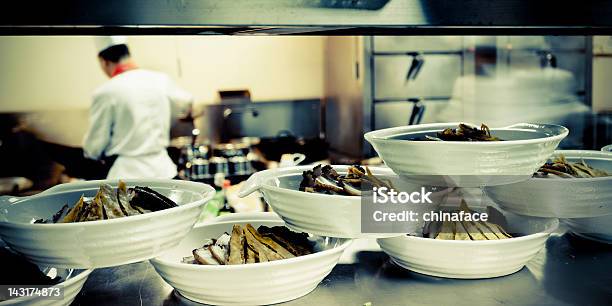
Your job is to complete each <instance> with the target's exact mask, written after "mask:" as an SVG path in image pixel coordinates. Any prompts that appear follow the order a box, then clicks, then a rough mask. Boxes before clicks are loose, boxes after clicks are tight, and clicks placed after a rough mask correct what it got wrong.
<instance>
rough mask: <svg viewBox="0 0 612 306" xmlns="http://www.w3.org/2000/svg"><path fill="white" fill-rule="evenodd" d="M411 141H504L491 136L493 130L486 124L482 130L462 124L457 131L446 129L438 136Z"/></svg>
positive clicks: (426, 136)
mask: <svg viewBox="0 0 612 306" xmlns="http://www.w3.org/2000/svg"><path fill="white" fill-rule="evenodd" d="M411 140H425V141H502V139H499V138H498V137H495V136H492V135H491V130H490V129H489V127H488V126H486V125H485V124H484V123H483V124H481V125H480V128H478V127H475V126H470V125H467V124H465V123H460V124H459V126H458V127H457V128H456V129H450V128H448V129H444V130H443V131H440V132H437V133H436V136H435V137H434V136H429V135H425V137H424V138H416V139H411Z"/></svg>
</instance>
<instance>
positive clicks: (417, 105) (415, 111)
mask: <svg viewBox="0 0 612 306" xmlns="http://www.w3.org/2000/svg"><path fill="white" fill-rule="evenodd" d="M408 101H410V102H412V103H413V105H412V113H411V114H410V119H409V120H408V125H414V124H419V123H421V119H423V113H425V104H423V102H421V101H420V99H410V100H408Z"/></svg>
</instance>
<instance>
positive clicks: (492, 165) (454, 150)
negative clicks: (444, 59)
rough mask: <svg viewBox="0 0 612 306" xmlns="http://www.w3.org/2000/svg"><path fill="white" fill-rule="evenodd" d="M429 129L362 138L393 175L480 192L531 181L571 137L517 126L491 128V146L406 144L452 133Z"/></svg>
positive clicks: (557, 129) (547, 128)
mask: <svg viewBox="0 0 612 306" xmlns="http://www.w3.org/2000/svg"><path fill="white" fill-rule="evenodd" d="M458 125H459V123H433V124H420V125H412V126H402V127H395V128H389V129H383V130H377V131H372V132H369V133H366V134H365V135H364V136H365V138H366V140H367V141H368V142H370V144H372V146H373V147H374V149H375V150H376V152H378V155H379V156H380V157H381V158H382V159H383V160H384V162H385V164H387V165H388V166H389V167H390V168H391V169H393V171H395V173H397V174H399V175H401V176H403V177H405V178H406V179H409V180H413V181H415V182H420V183H422V184H425V185H438V186H458V187H479V186H494V185H502V184H509V183H514V182H519V181H523V180H526V179H528V178H529V177H531V175H532V174H533V172H534V171H535V170H536V169H538V167H540V165H542V164H543V163H544V162H545V161H546V159H547V158H548V157H549V156H550V154H552V152H553V151H554V150H555V148H557V146H558V145H559V142H561V140H562V139H563V138H565V137H566V136H567V135H568V133H569V131H568V130H567V129H566V128H565V127H562V126H558V125H551V124H528V123H519V124H515V125H511V126H508V127H504V128H492V129H491V131H492V133H493V134H494V135H496V136H498V137H500V138H502V139H505V141H495V142H460V141H410V140H405V139H398V138H395V137H400V138H401V137H402V136H404V137H417V136H421V135H423V134H424V133H433V132H437V131H442V130H443V129H445V128H456V127H457V126H458Z"/></svg>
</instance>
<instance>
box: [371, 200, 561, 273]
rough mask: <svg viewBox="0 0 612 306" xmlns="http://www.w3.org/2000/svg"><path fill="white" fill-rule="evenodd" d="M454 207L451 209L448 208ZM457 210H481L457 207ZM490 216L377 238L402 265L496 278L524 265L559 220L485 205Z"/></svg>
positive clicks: (382, 247) (433, 270)
mask: <svg viewBox="0 0 612 306" xmlns="http://www.w3.org/2000/svg"><path fill="white" fill-rule="evenodd" d="M446 210H449V211H453V210H454V208H446ZM459 210H461V211H469V212H483V211H482V209H469V208H467V207H466V206H463V207H461V208H460V209H459ZM487 212H488V215H489V220H488V221H486V222H482V221H477V222H473V221H465V220H460V221H443V222H432V223H430V224H428V225H426V226H425V227H424V229H423V234H422V235H418V236H411V235H403V236H399V237H393V238H382V239H378V240H377V242H378V244H379V245H380V247H381V249H382V250H383V251H384V252H385V253H387V254H388V255H389V256H390V257H391V260H392V261H393V262H394V263H396V264H397V265H399V266H400V267H402V268H405V269H408V270H411V271H414V272H417V273H421V274H426V275H432V276H437V277H447V278H459V279H475V278H491V277H499V276H504V275H508V274H512V273H515V272H517V271H519V270H520V269H522V268H523V267H524V266H525V264H526V263H527V262H528V261H529V260H531V259H532V258H533V257H534V256H535V255H536V254H537V253H538V252H539V251H540V250H541V249H542V248H544V245H545V242H546V240H547V239H548V237H549V235H550V234H551V233H552V232H553V231H555V230H556V229H557V227H558V225H559V221H558V220H557V219H555V218H535V217H525V216H519V215H515V214H512V213H509V212H501V211H498V210H496V209H494V208H492V207H487Z"/></svg>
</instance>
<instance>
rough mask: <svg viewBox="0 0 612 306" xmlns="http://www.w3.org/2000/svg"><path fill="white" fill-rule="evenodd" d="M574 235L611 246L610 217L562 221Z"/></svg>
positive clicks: (611, 226) (611, 217)
mask: <svg viewBox="0 0 612 306" xmlns="http://www.w3.org/2000/svg"><path fill="white" fill-rule="evenodd" d="M561 222H563V223H565V224H566V225H567V226H568V227H569V230H570V231H571V232H573V233H574V234H576V235H578V236H580V237H583V238H586V239H589V240H593V241H597V242H601V243H607V244H612V215H606V216H601V217H592V218H572V219H562V220H561Z"/></svg>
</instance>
